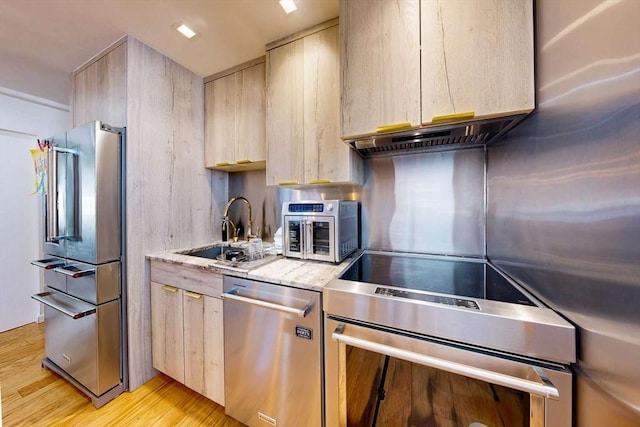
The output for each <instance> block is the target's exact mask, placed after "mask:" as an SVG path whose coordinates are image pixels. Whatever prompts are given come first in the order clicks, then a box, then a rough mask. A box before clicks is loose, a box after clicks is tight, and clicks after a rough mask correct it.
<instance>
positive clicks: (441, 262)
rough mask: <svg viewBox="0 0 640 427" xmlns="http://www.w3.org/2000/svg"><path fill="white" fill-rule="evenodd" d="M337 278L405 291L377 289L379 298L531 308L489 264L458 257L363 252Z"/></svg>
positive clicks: (527, 300)
mask: <svg viewBox="0 0 640 427" xmlns="http://www.w3.org/2000/svg"><path fill="white" fill-rule="evenodd" d="M340 279H343V280H352V281H357V282H364V283H371V284H375V285H381V286H393V287H396V288H405V289H406V291H397V290H396V291H391V290H389V289H387V288H379V289H378V290H377V291H376V293H377V294H379V295H388V296H400V297H404V298H414V299H422V300H429V301H431V300H430V299H428V298H433V297H430V296H429V297H425V296H423V295H425V294H420V293H419V292H411V291H427V292H435V293H439V294H445V295H452V296H456V297H468V298H476V299H485V300H492V301H501V302H507V303H514V304H522V305H529V306H535V304H534V303H533V302H532V301H531V300H529V298H527V297H526V296H525V295H524V294H523V293H522V292H520V291H519V290H518V289H517V288H516V287H514V286H513V285H512V284H511V283H510V282H509V280H507V279H506V278H505V277H504V276H503V275H502V274H500V273H499V272H498V271H497V270H496V269H495V268H494V267H493V266H492V265H491V264H490V263H488V262H486V261H485V260H480V259H471V258H467V259H464V258H460V257H451V258H446V259H445V258H443V257H429V256H420V255H414V254H399V253H395V252H393V253H383V252H364V253H363V254H362V255H361V256H360V257H359V258H358V259H357V260H356V261H355V262H354V263H353V264H352V265H351V266H350V267H349V268H348V269H347V270H346V271H345V272H344V273H343V274H342V276H341V277H340ZM395 294H397V295H395ZM425 298H426V299H425ZM440 298H441V299H442V300H443V301H438V302H442V303H446V304H453V305H462V304H464V305H466V306H467V307H468V308H476V307H477V305H475V303H474V302H472V301H469V300H464V299H458V298H446V297H440ZM449 300H450V301H449ZM434 302H435V301H434Z"/></svg>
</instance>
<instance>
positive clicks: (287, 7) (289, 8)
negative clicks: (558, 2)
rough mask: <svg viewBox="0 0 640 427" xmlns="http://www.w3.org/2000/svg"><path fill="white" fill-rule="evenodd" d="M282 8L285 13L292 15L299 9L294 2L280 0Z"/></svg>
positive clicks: (291, 0)
mask: <svg viewBox="0 0 640 427" xmlns="http://www.w3.org/2000/svg"><path fill="white" fill-rule="evenodd" d="M280 6H282V8H283V9H284V11H285V12H287V13H291V12H293V11H294V10H297V9H298V7H297V6H296V4H295V3H294V2H293V0H280Z"/></svg>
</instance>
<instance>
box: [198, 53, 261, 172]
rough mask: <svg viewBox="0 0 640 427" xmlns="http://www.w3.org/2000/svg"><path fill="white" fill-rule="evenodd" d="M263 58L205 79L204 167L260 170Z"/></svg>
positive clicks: (230, 170) (225, 169)
mask: <svg viewBox="0 0 640 427" xmlns="http://www.w3.org/2000/svg"><path fill="white" fill-rule="evenodd" d="M264 62H265V58H264V57H261V58H258V59H255V60H253V61H249V62H247V63H244V64H241V65H238V66H237V67H233V68H231V69H229V70H226V71H223V72H220V73H217V74H214V75H212V76H210V77H207V78H206V79H205V166H206V167H207V168H210V169H217V170H223V171H229V172H233V171H243V170H255V169H264V168H265V163H266V153H265V150H266V147H265V65H264Z"/></svg>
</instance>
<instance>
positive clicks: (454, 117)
mask: <svg viewBox="0 0 640 427" xmlns="http://www.w3.org/2000/svg"><path fill="white" fill-rule="evenodd" d="M475 115H476V113H474V112H473V111H467V112H466V113H456V114H446V115H444V116H433V118H432V119H431V123H447V122H459V121H461V120H469V119H473V118H474V117H475Z"/></svg>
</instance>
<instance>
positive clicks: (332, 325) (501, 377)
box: [325, 316, 572, 427]
mask: <svg viewBox="0 0 640 427" xmlns="http://www.w3.org/2000/svg"><path fill="white" fill-rule="evenodd" d="M347 345H350V346H355V347H357V348H361V349H365V350H368V351H372V352H375V353H379V354H381V355H388V356H391V357H395V358H399V359H402V360H407V361H409V362H413V363H417V364H419V365H423V366H429V367H432V368H436V369H439V370H442V371H447V372H451V373H454V374H458V375H462V376H465V377H470V378H475V379H479V380H481V381H485V382H487V383H490V384H496V385H501V386H504V387H508V388H510V389H513V390H519V391H523V392H525V393H527V394H529V395H530V399H531V404H530V408H531V412H530V418H529V417H528V419H526V421H528V423H527V424H526V425H530V426H550V427H560V426H562V427H570V426H571V425H572V423H571V410H572V391H571V390H572V374H571V372H570V371H569V370H568V369H567V368H565V367H562V366H549V365H547V366H544V365H543V366H540V365H536V364H535V363H534V364H528V363H523V362H522V361H514V360H510V359H508V358H500V357H495V356H491V355H487V354H482V353H478V352H475V351H469V350H467V349H464V348H462V347H451V346H447V345H444V344H442V343H438V342H434V341H428V340H422V339H418V338H417V337H415V336H414V337H410V336H407V335H406V334H403V333H394V332H392V331H391V330H389V329H383V328H373V327H367V326H362V325H358V324H357V322H356V323H351V322H350V321H349V320H348V319H340V318H334V317H333V316H327V317H325V367H326V368H325V372H326V374H325V378H326V379H325V381H326V390H327V393H326V402H325V405H326V412H327V415H326V425H327V427H338V426H340V427H344V426H347V425H348V423H347V419H348V416H347V413H348V411H349V404H350V402H349V401H348V399H347V395H346V384H347V382H348V381H349V375H350V373H349V371H348V369H347V367H346V363H347V354H346V346H347ZM434 381H436V382H437V380H434ZM370 392H371V391H370V390H362V391H361V393H370ZM450 392H451V391H450V390H449V393H450ZM437 393H438V389H437V386H436V385H434V384H431V385H430V387H429V390H425V391H424V395H425V399H428V400H429V401H431V402H433V401H437V400H438V399H442V398H443V397H442V396H435V394H437ZM408 398H410V396H408ZM432 399H433V400H432ZM433 409H434V410H435V408H433ZM472 409H473V408H469V411H472ZM422 410H423V411H425V410H428V408H422Z"/></svg>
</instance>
